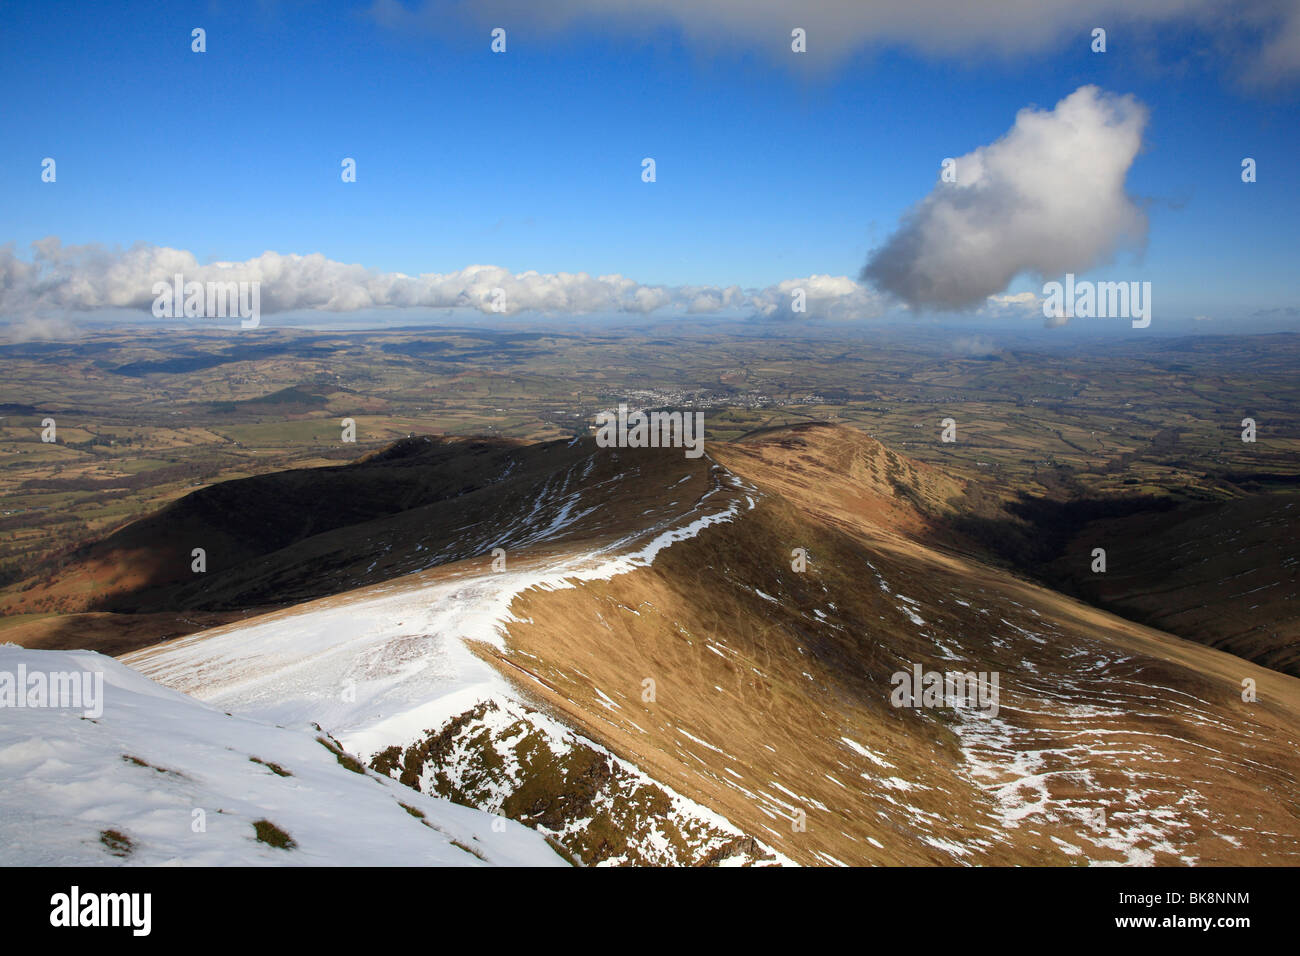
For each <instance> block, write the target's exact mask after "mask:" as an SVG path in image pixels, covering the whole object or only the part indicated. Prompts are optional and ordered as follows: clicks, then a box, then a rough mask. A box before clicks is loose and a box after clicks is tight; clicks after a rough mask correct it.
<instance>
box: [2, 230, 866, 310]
mask: <svg viewBox="0 0 1300 956" xmlns="http://www.w3.org/2000/svg"><path fill="white" fill-rule="evenodd" d="M32 253H33V256H32V260H31V261H30V262H27V261H24V260H22V259H19V258H18V256H17V255H16V253H15V251H14V247H13V246H12V244H11V245H9V246H5V247H2V248H0V317H4V318H7V319H10V320H18V321H22V322H24V323H27V324H30V323H31V322H32V321H33V320H35V319H36V318H38V317H41V318H45V317H50V316H55V315H63V316H66V315H67V314H70V313H76V312H89V311H94V310H99V309H113V308H117V309H141V310H148V309H150V308H151V306H152V305H153V301H154V295H153V291H152V290H153V286H154V283H156V282H166V283H171V282H172V278H173V276H174V275H176V274H178V273H179V274H181V275H182V276H183V277H184V281H185V282H209V281H220V282H241V281H248V282H258V283H260V301H261V311H262V313H263V314H273V313H276V312H288V311H300V310H319V311H324V312H358V311H362V310H367V309H390V308H425V309H444V308H453V309H471V310H477V311H479V312H483V313H494V312H495V311H496V309H495V308H494V303H495V301H496V297H495V290H497V289H500V290H502V291H503V292H504V298H503V300H502V301H503V304H504V306H505V310H504V312H505V314H507V315H514V314H517V313H520V312H542V313H548V314H559V315H579V314H591V313H619V312H623V313H633V314H646V313H651V312H656V311H660V310H667V311H675V312H679V313H685V314H699V315H710V314H714V313H722V312H731V313H748V314H756V315H760V316H779V315H781V314H782V309H783V308H784V309H785V311H786V312H788V311H789V304H790V300H791V296H790V290H791V289H794V288H804V289H806V292H807V305H808V307H807V316H808V317H815V318H835V319H851V318H871V317H875V316H878V315H880V314H881V312H882V311H883V309H882V302H883V299H882V297H881V296H879V295H877V294H876V293H874V292H872V291H871V290H870V289H867V288H865V287H864V286H862V285H860V284H859V283H857V282H855V281H854V280H853V279H850V278H848V277H847V276H810V277H809V278H807V279H787V280H786V281H784V282H782V283H780V284H778V285H776V286H772V287H769V288H766V289H760V290H744V289H741V288H740V287H738V286H725V287H723V286H664V285H644V284H642V283H639V282H636V281H635V280H633V279H629V278H627V277H626V276H621V275H604V276H592V275H590V274H588V273H585V272H558V273H540V272H533V271H529V272H521V273H511V272H510V271H509V270H507V269H503V268H501V267H500V266H490V265H472V266H467V267H465V268H464V269H461V270H459V271H457V272H450V273H445V274H440V273H424V274H421V275H418V276H409V275H404V274H402V273H399V272H378V271H376V270H373V269H368V268H366V267H365V266H361V265H356V264H349V263H343V262H336V261H334V260H332V259H327V258H326V257H325V256H323V255H321V254H320V253H313V254H311V255H305V256H304V255H282V254H280V253H277V252H264V253H262V255H260V256H257V257H256V258H252V259H248V260H246V261H244V262H213V263H208V264H204V265H201V264H200V263H199V262H198V260H197V259H196V258H195V256H194V255H193V253H191V252H188V251H185V250H182V249H169V248H166V247H163V246H153V245H147V244H144V243H140V244H137V245H134V246H132V247H131V248H129V249H126V250H108V249H105V248H103V247H101V246H94V245H88V246H64V245H63V244H62V243H61V242H60V241H59V240H58V239H57V238H54V237H51V238H48V239H42V240H41V241H39V242H36V243H33V246H32Z"/></svg>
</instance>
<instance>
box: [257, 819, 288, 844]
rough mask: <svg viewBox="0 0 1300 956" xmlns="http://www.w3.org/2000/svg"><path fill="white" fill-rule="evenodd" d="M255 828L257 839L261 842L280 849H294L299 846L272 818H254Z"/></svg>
mask: <svg viewBox="0 0 1300 956" xmlns="http://www.w3.org/2000/svg"><path fill="white" fill-rule="evenodd" d="M253 829H254V830H256V831H257V839H258V842H260V843H265V844H267V845H268V846H273V847H276V848H277V849H280V850H292V849H294V848H296V847H297V846H298V844H297V843H295V842H294V841H293V837H291V836H289V834H287V833H285V832H284V831H283V830H281V829H280V828H279V827H277V826H276V825H275V824H274V823H272V822H271V821H270V820H254V821H253Z"/></svg>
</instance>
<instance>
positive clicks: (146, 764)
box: [122, 754, 185, 777]
mask: <svg viewBox="0 0 1300 956" xmlns="http://www.w3.org/2000/svg"><path fill="white" fill-rule="evenodd" d="M122 759H123V760H125V761H126V762H127V763H130V764H135V765H136V766H137V767H144V768H145V769H146V770H156V771H158V773H169V774H171V775H172V776H173V777H183V776H185V774H183V773H181V772H180V771H178V770H168V769H167V768H166V767H155V766H154V765H153V764H151V763H149V761H147V760H141V759H140V758H139V757H133V756H132V755H131V754H122Z"/></svg>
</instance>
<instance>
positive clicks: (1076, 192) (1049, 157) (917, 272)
mask: <svg viewBox="0 0 1300 956" xmlns="http://www.w3.org/2000/svg"><path fill="white" fill-rule="evenodd" d="M1146 118H1147V114H1146V109H1145V107H1143V106H1142V105H1141V104H1140V103H1138V102H1137V101H1136V100H1135V99H1133V98H1132V97H1130V96H1114V95H1110V94H1107V93H1104V92H1102V91H1101V90H1099V89H1098V88H1097V87H1095V86H1084V87H1080V88H1079V89H1078V90H1076V91H1075V92H1073V93H1072V94H1070V95H1069V96H1068V97H1066V98H1065V99H1063V100H1061V102H1059V103H1057V104H1056V107H1055V109H1053V110H1050V111H1044V110H1035V109H1023V110H1021V111H1020V112H1019V113H1018V114H1017V115H1016V121H1015V125H1014V126H1013V127H1012V128H1011V130H1010V131H1008V132H1007V134H1006V135H1005V136H1003V137H1002V138H1001V139H999V140H998V141H997V142H995V143H992V144H991V145H989V146H981V147H979V148H978V149H976V150H974V151H973V152H970V153H967V154H966V155H965V156H961V157H958V158H957V161H956V182H942V181H939V182H937V183H936V184H935V187H934V189H933V191H932V192H931V193H930V194H929V195H928V196H927V197H925V199H923V200H922V201H921V202H920V203H918V204H917V205H916V206H914V207H913V208H912V209H911V210H909V211H908V212H907V214H906V215H905V217H904V219H903V222H902V224H901V225H900V227H899V229H898V231H897V232H895V233H894V234H893V235H892V236H890V238H889V239H888V240H887V241H886V242H885V244H884V246H882V247H881V248H880V249H878V250H876V251H875V252H874V253H873V254H872V256H871V258H870V259H869V260H868V261H867V264H866V265H865V266H864V267H863V269H862V275H861V278H862V279H864V280H869V281H871V282H872V283H874V284H875V286H876V287H877V288H879V289H881V290H882V291H884V292H888V293H890V294H892V295H894V296H897V297H898V298H899V299H900V300H902V301H903V302H905V303H907V304H908V305H909V306H912V307H913V308H932V309H940V310H959V309H969V308H972V307H975V306H978V305H981V304H983V303H985V302H986V300H987V299H988V297H989V296H994V295H997V294H998V293H1000V292H1002V291H1003V290H1004V289H1006V287H1007V286H1008V285H1009V284H1010V282H1011V280H1012V279H1014V278H1015V277H1016V276H1017V275H1019V274H1020V273H1022V272H1029V273H1033V274H1037V275H1039V276H1054V275H1060V274H1063V273H1065V272H1083V271H1085V270H1087V269H1088V268H1090V267H1092V266H1095V265H1097V264H1099V263H1101V262H1103V261H1105V260H1106V259H1107V258H1108V257H1109V256H1110V255H1112V254H1113V253H1114V252H1115V250H1116V249H1117V248H1118V247H1120V246H1121V245H1123V244H1124V243H1125V242H1136V241H1140V240H1141V239H1142V238H1143V237H1144V236H1145V232H1146V217H1145V216H1144V215H1143V213H1142V212H1141V210H1139V209H1138V207H1137V206H1136V205H1135V204H1134V203H1133V201H1132V200H1131V199H1130V198H1129V196H1128V195H1127V193H1126V192H1125V191H1124V180H1125V177H1126V176H1127V175H1128V171H1129V167H1130V166H1131V165H1132V163H1133V160H1134V158H1135V157H1136V156H1137V153H1138V150H1139V148H1140V147H1141V145H1142V131H1143V128H1144V126H1145V125H1146Z"/></svg>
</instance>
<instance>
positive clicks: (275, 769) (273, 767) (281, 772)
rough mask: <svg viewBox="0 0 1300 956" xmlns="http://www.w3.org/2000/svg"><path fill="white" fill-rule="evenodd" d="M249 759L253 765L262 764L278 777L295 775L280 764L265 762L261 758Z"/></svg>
mask: <svg viewBox="0 0 1300 956" xmlns="http://www.w3.org/2000/svg"><path fill="white" fill-rule="evenodd" d="M248 759H249V760H251V761H252V762H253V763H260V764H261V765H262V766H263V767H265V768H266V769H267V770H269V771H271V773H273V774H275V775H276V776H277V777H292V776H293V774H291V773H290V772H289V771H288V770H285V769H284V768H283V767H281V766H280V765H279V764H278V763H272V762H271V761H269V760H263V759H262V758H261V757H249V758H248Z"/></svg>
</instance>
